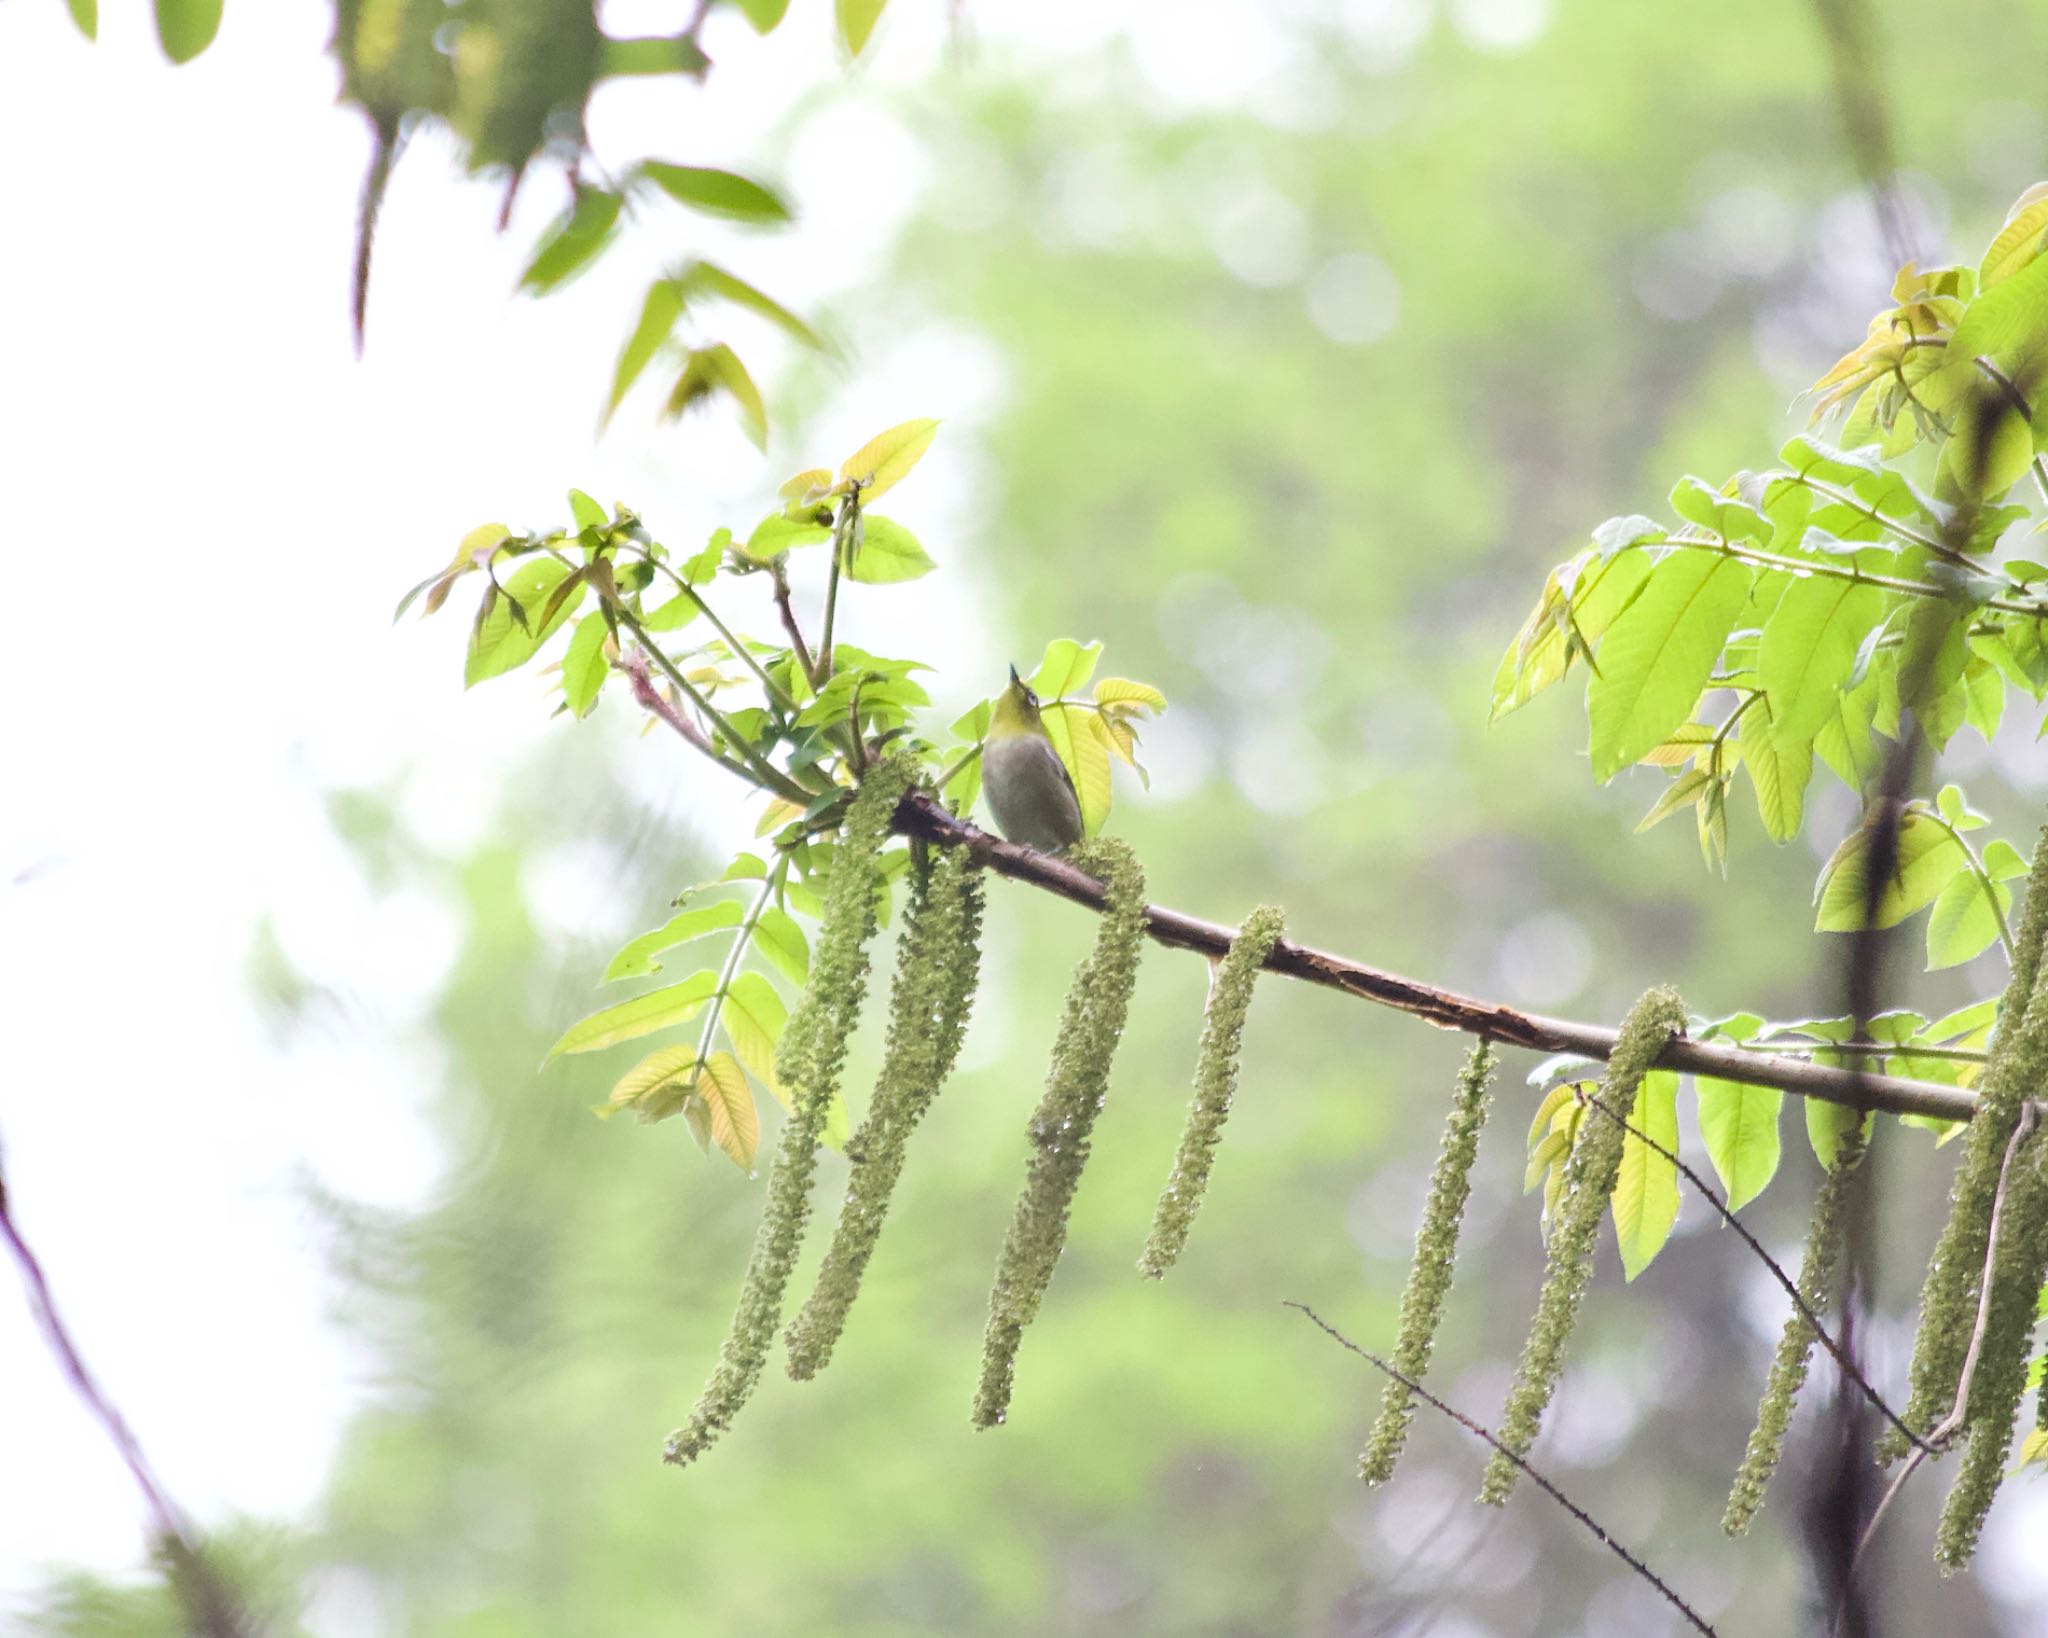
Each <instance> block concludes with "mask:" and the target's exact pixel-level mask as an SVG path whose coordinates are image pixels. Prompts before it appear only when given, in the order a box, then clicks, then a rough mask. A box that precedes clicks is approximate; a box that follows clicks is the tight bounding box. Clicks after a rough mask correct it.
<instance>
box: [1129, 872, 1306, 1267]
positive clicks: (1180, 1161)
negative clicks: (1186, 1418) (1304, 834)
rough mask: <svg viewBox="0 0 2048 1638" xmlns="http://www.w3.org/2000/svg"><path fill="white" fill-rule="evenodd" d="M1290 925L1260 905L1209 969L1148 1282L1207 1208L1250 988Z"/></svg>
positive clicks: (1151, 1241)
mask: <svg viewBox="0 0 2048 1638" xmlns="http://www.w3.org/2000/svg"><path fill="white" fill-rule="evenodd" d="M1285 926H1286V916H1285V915H1284V913H1283V912H1282V911H1281V910H1279V909H1278V908H1277V907H1276V906H1273V905H1270V904H1262V905H1260V906H1259V907H1258V908H1257V909H1256V910H1254V911H1253V912H1252V913H1251V914H1250V915H1249V916H1247V917H1245V919H1244V925H1243V926H1242V927H1240V928H1239V929H1238V931H1237V936H1236V937H1235V938H1233V939H1232V940H1231V941H1230V948H1229V950H1228V951H1227V952H1225V954H1224V956H1223V959H1222V960H1221V961H1218V962H1215V963H1213V964H1212V965H1211V967H1210V970H1209V997H1208V1004H1207V1006H1206V1007H1205V1008H1204V1010H1203V1019H1202V1035H1201V1040H1200V1043H1199V1044H1198V1046H1197V1047H1196V1050H1195V1090H1194V1097H1193V1099H1192V1101H1191V1102H1190V1103H1189V1105H1188V1118H1187V1123H1186V1125H1185V1126H1184V1127H1183V1128H1182V1129H1181V1137H1180V1147H1179V1149H1178V1150H1177V1151H1176V1152H1175V1155H1174V1159H1173V1171H1172V1172H1171V1174H1170V1175H1169V1176H1168V1177H1167V1180H1166V1187H1165V1188H1164V1189H1162V1190H1161V1191H1160V1195H1159V1203H1158V1205H1157V1206H1155V1207H1154V1208H1153V1212H1152V1228H1151V1232H1150V1233H1149V1234H1147V1236H1146V1237H1145V1250H1144V1254H1143V1255H1142V1256H1141V1257H1140V1258H1139V1259H1138V1270H1139V1272H1140V1273H1142V1274H1144V1275H1146V1276H1147V1277H1148V1278H1150V1279H1155V1280H1157V1279H1163V1278H1164V1277H1165V1274H1166V1271H1167V1270H1168V1269H1169V1268H1171V1267H1172V1266H1173V1265H1174V1264H1175V1263H1176V1262H1178V1261H1179V1260H1180V1254H1181V1252H1182V1250H1183V1249H1184V1248H1185V1247H1186V1245H1187V1238H1188V1231H1189V1230H1190V1229H1191V1228H1193V1227H1194V1222H1195V1214H1196V1213H1197V1212H1198V1211H1200V1210H1201V1206H1202V1197H1203V1195H1204V1194H1205V1193H1206V1192H1207V1190H1208V1187H1209V1172H1210V1169H1211V1168H1212V1167H1213V1166H1214V1164H1215V1160H1216V1149H1217V1146H1218V1145H1219V1144H1220V1143H1221V1142H1222V1141H1223V1126H1224V1122H1225V1121H1227V1120H1228V1119H1229V1118H1230V1104H1231V1100H1232V1098H1234V1097H1235V1096H1236V1093H1237V1064H1238V1055H1239V1053H1240V1051H1241V1049H1242V1047H1243V1044H1244V1023H1245V1015H1246V1014H1247V1013H1248V1012H1249V1011H1250V1009H1251V1000H1252V987H1253V984H1254V983H1255V982H1256V981H1257V979H1258V976H1259V972H1260V969H1262V968H1263V967H1264V966H1265V964H1266V958H1267V957H1268V956H1269V955H1271V954H1272V953H1273V946H1274V945H1275V944H1277V943H1278V942H1279V941H1280V935H1281V933H1282V931H1283V930H1284V929H1285Z"/></svg>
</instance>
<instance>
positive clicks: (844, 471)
mask: <svg viewBox="0 0 2048 1638" xmlns="http://www.w3.org/2000/svg"><path fill="white" fill-rule="evenodd" d="M938 430H939V423H938V422H937V421H929V420H927V421H905V422H903V423H902V424H901V425H900V426H893V427H891V428H890V429H889V430H888V431H887V432H883V433H878V434H877V435H876V436H875V437H873V438H870V439H869V440H868V441H867V442H866V443H864V444H862V445H861V446H860V448H859V449H857V450H855V451H854V452H853V453H852V454H851V455H849V456H848V457H847V458H846V464H845V465H844V466H842V467H841V468H840V469H839V476H840V479H841V481H842V482H851V483H858V484H860V485H861V486H862V487H861V504H862V505H863V506H865V505H867V504H868V503H869V502H871V501H873V500H874V499H875V497H876V496H877V495H882V494H886V493H887V492H888V491H889V490H891V489H893V488H894V487H895V486H896V485H897V484H898V483H900V482H902V480H903V479H904V478H905V477H906V476H907V475H908V474H909V472H910V469H911V468H912V467H914V466H916V465H917V463H918V462H919V460H921V459H922V458H923V456H924V452H925V451H926V450H927V449H929V448H930V447H931V442H932V439H933V438H934V437H936V436H937V435H938Z"/></svg>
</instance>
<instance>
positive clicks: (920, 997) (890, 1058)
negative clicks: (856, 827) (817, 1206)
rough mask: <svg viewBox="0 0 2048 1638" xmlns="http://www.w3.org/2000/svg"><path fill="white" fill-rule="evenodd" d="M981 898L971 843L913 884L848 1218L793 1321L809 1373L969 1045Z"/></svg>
mask: <svg viewBox="0 0 2048 1638" xmlns="http://www.w3.org/2000/svg"><path fill="white" fill-rule="evenodd" d="M981 906H982V877H981V871H980V869H979V868H978V867H977V866H976V865H975V864H974V862H973V860H972V859H971V858H969V857H968V855H967V852H966V850H965V849H964V848H962V849H958V850H949V851H947V852H944V853H942V854H941V855H940V856H939V857H938V858H937V859H935V860H933V861H932V863H931V867H930V869H929V871H928V872H925V873H922V874H921V875H920V876H919V879H918V881H917V883H916V884H915V886H914V888H913V890H912V898H911V903H910V909H909V911H908V913H907V914H906V915H905V917H904V922H903V937H902V939H901V941H900V943H899V944H898V946H897V952H896V977H895V981H894V983H893V984H892V986H891V988H890V992H889V1034H888V1040H887V1042H886V1044H885V1046H884V1047H883V1051H882V1067H881V1071H880V1073H879V1074H878V1075H877V1076H876V1077H875V1090H874V1096H873V1098H872V1100H871V1101H870V1102H869V1105H868V1113H867V1118H866V1119H864V1120H863V1121H862V1122H861V1123H860V1128H859V1130H858V1131H856V1132H855V1133H854V1134H853V1138H852V1140H851V1141H850V1142H849V1143H848V1144H847V1146H846V1157H847V1159H848V1160H850V1161H851V1162H852V1163H853V1169H852V1172H851V1174H850V1175H849V1176H848V1178H847V1184H846V1199H845V1202H844V1204H842V1205H841V1206H840V1208H839V1225H838V1227H837V1228H836V1229H835V1230H834V1231H833V1235H832V1245H831V1248H830V1249H829V1250H828V1251H827V1252H826V1253H825V1261H824V1265H823V1266H822V1267H821V1268H820V1269H819V1271H818V1283H817V1285H816V1286H815V1287H814V1288H813V1289H812V1291H811V1295H810V1299H809V1300H808V1301H807V1302H806V1303H805V1304H804V1306H803V1308H802V1310H801V1311H800V1312H799V1313H798V1314H797V1317H796V1318H795V1319H794V1320H792V1321H791V1322H790V1326H789V1333H788V1337H787V1341H788V1344H789V1374H790V1375H791V1376H793V1377H796V1378H797V1379H798V1380H800V1381H801V1380H805V1379H807V1378H809V1377H812V1376H815V1375H817V1373H818V1372H819V1371H821V1370H823V1369H824V1367H825V1366H826V1365H827V1364H828V1363H829V1362H830V1360H831V1358H832V1350H833V1348H834V1347H835V1346H836V1345H837V1343H838V1341H839V1336H840V1333H841V1331H843V1330H844V1329H845V1326H846V1316H847V1314H848V1312H849V1311H850V1310H851V1309H852V1307H853V1301H854V1298H855V1297H856V1296H858V1295H859V1294H860V1280H861V1274H862V1272H863V1271H864V1270H865V1269H866V1268H867V1264H868V1258H869V1257H871V1256H872V1255H873V1254H874V1249H875V1242H876V1240H877V1239H878V1238H879V1237H880V1236H881V1232H882V1220H883V1218H884V1217H885V1216H886V1215H887V1213H888V1210H889V1200H890V1196H891V1195H892V1193H893V1192H894V1190H895V1187H896V1179H897V1178H898V1177H899V1176H900V1175H901V1174H902V1171H903V1150H904V1146H905V1144H906V1143H907V1142H908V1141H909V1138H910V1134H911V1131H912V1129H913V1128H915V1127H916V1125H917V1123H918V1122H919V1121H920V1120H922V1119H923V1118H924V1112H925V1110H926V1109H928V1108H929V1107H930V1106H931V1102H932V1099H933V1098H934V1097H935V1096H937V1094H938V1090H939V1087H940V1085H941V1084H942V1083H943V1082H944V1081H945V1079H946V1077H947V1076H948V1075H949V1074H951V1073H952V1070H953V1061H954V1059H955V1058H957V1057H958V1056H959V1054H960V1038H961V1036H962V1035H963V1034H964V1033H965V1031H966V1027H967V1013H968V1009H969V1008H970V1007H971V1006H972V1005H973V1002H974V989H975V983H976V980H977V979H978V977H979V975H980V970H981Z"/></svg>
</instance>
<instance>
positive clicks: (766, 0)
mask: <svg viewBox="0 0 2048 1638" xmlns="http://www.w3.org/2000/svg"><path fill="white" fill-rule="evenodd" d="M733 3H734V4H735V5H737V6H738V7H739V8H740V10H741V12H742V13H744V14H745V16H746V19H747V21H748V22H750V23H752V24H753V25H754V32H755V33H756V34H770V33H773V32H774V29H775V25H776V24H777V23H779V22H781V21H782V17H783V13H785V12H786V11H788V10H789V0H733Z"/></svg>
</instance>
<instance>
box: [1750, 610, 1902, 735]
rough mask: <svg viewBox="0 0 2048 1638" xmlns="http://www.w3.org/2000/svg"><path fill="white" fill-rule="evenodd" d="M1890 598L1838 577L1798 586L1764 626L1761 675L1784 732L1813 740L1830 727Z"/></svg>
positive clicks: (1777, 719) (1758, 660)
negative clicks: (1860, 651) (1863, 647)
mask: <svg viewBox="0 0 2048 1638" xmlns="http://www.w3.org/2000/svg"><path fill="white" fill-rule="evenodd" d="M1884 603H1885V598H1884V594H1883V593H1882V592H1880V591H1879V590H1878V589H1877V588H1876V587H1875V586H1870V585H1865V584H1863V583H1862V582H1860V581H1855V580H1842V579H1839V578H1837V577H1835V576H1832V575H1813V576H1811V577H1809V578H1806V579H1803V580H1794V581H1793V582H1792V584H1791V585H1790V586H1788V587H1786V588H1785V595H1784V597H1783V598H1781V599H1780V600H1779V603H1778V607H1777V609H1776V610H1775V611H1774V612H1773V613H1772V615H1771V617H1770V618H1769V619H1768V620H1766V621H1765V622H1764V632H1763V641H1762V643H1761V645H1760V646H1759V649H1758V657H1757V673H1758V677H1759V680H1760V681H1761V682H1762V684H1763V689H1764V692H1765V693H1766V694H1768V695H1769V696H1770V701H1771V713H1772V716H1773V718H1774V719H1775V721H1776V724H1777V726H1778V728H1779V729H1780V730H1781V731H1782V732H1783V733H1785V734H1787V735H1790V736H1791V737H1792V738H1793V739H1795V740H1798V739H1811V738H1812V737H1813V736H1814V735H1815V734H1817V733H1819V732H1820V730H1821V728H1822V727H1823V726H1824V725H1825V724H1826V723H1827V721H1828V718H1829V715H1830V714H1831V713H1832V712H1833V711H1834V709H1835V704H1836V701H1837V699H1838V698H1839V696H1840V692H1841V688H1842V684H1843V683H1844V682H1846V681H1847V680H1848V676H1849V673H1850V671H1851V669H1852V668H1853V667H1854V666H1855V664H1856V649H1857V645H1858V644H1860V643H1861V642H1862V641H1863V638H1864V635H1865V633H1867V632H1868V631H1869V630H1870V628H1871V627H1872V626H1874V625H1876V624H1877V623H1878V621H1879V620H1880V619H1882V618H1883V616H1884Z"/></svg>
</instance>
